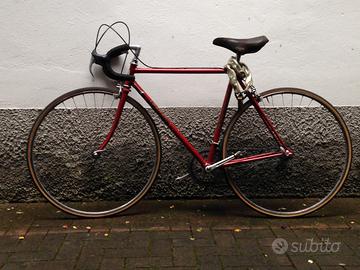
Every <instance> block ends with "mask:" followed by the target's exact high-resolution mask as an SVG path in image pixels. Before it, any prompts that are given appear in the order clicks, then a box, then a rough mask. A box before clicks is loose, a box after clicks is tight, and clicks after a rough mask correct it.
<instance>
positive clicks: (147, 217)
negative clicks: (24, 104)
mask: <svg viewBox="0 0 360 270" xmlns="http://www.w3.org/2000/svg"><path fill="white" fill-rule="evenodd" d="M342 200H343V199H340V202H341V201H342ZM345 200H346V201H348V199H345ZM350 202H351V203H346V204H345V203H342V204H340V205H343V206H344V207H345V206H346V208H342V210H341V209H340V208H339V210H337V208H335V211H333V210H332V208H331V205H330V206H329V210H328V212H326V211H325V212H322V213H321V215H323V213H325V214H324V215H323V217H320V215H317V216H308V217H306V218H295V219H273V218H267V217H265V218H264V217H261V218H259V215H257V214H256V213H252V212H251V210H245V212H244V213H242V212H241V211H238V210H236V209H235V210H234V207H235V201H232V200H230V201H227V200H206V201H205V202H204V201H189V202H184V201H176V202H170V201H164V202H156V206H154V204H153V202H151V201H150V202H147V201H145V202H143V203H142V205H143V206H144V209H142V210H143V211H138V212H136V211H135V212H132V213H130V215H128V216H116V217H113V218H106V219H72V218H71V219H70V218H69V217H68V216H67V215H65V214H63V213H57V212H56V211H57V210H56V209H54V208H53V207H52V206H50V205H48V204H21V207H20V208H21V209H24V213H25V214H24V217H17V216H16V214H15V212H14V213H12V211H7V212H5V215H4V216H3V218H5V219H7V220H11V222H3V221H4V219H2V221H0V269H1V270H3V269H27V270H28V269H40V270H41V269H47V270H48V269H49V270H56V269H66V270H68V269H111V270H112V269H167V270H171V269H181V270H182V269H184V270H186V269H197V270H199V269H210V270H211V269H247V270H249V269H254V270H255V269H258V270H263V269H274V270H275V269H276V270H277V269H280V270H290V269H292V270H294V269H297V270H299V269H306V270H307V269H321V270H324V269H325V270H326V269H329V270H331V269H334V270H336V269H343V270H349V269H350V270H353V269H359V265H360V261H359V260H360V227H359V228H358V227H357V226H350V225H354V224H350V221H351V220H355V221H356V222H358V220H360V219H359V217H360V199H359V200H353V199H351V200H350ZM354 202H357V203H358V204H357V207H358V210H356V211H355V210H354V209H355V203H354ZM236 203H238V202H237V201H236ZM335 203H336V201H335ZM171 204H174V205H176V207H175V210H174V209H169V205H171ZM203 204H204V205H206V207H205V208H204V207H203ZM161 205H163V207H160V206H161ZM1 207H4V206H3V205H1V204H0V209H1ZM16 209H17V208H16ZM349 209H350V210H351V209H352V210H351V211H353V212H351V213H349V215H348V216H346V215H345V214H344V213H346V211H350V210H349ZM138 210H139V209H138ZM140 210H141V209H140ZM198 210H200V211H198ZM340 210H341V214H339V215H338V216H336V213H337V212H336V211H340ZM246 211H247V212H246ZM322 211H323V210H322ZM326 213H329V214H328V216H327V215H326ZM244 215H246V216H244ZM344 215H345V216H344ZM162 216H163V217H164V218H161V217H162ZM341 216H344V218H341ZM337 220H339V222H340V223H339V226H337V225H336V222H335V221H337ZM125 221H129V222H130V223H129V224H125ZM189 221H191V222H189ZM64 224H66V225H67V226H68V227H67V228H65V229H64V228H63V227H62V226H63V225H64ZM344 224H349V226H343V225H344ZM73 225H75V226H77V227H76V229H74V228H72V226H73ZM87 226H90V227H91V229H89V230H88V229H86V227H87ZM235 229H236V230H235ZM239 229H240V230H239ZM8 231H9V233H7V232H8ZM19 232H25V239H24V240H19V238H18V236H19V235H17V234H18V233H19ZM276 238H284V239H285V240H286V241H287V242H288V243H289V245H291V244H293V243H305V242H306V241H308V240H309V239H310V240H312V241H313V242H316V243H321V241H323V242H324V241H325V240H326V239H328V240H329V241H330V242H332V243H333V242H336V241H338V242H340V243H341V245H340V249H339V251H337V252H336V253H323V252H319V251H316V252H313V251H307V252H299V251H294V250H292V249H291V246H289V249H288V251H287V252H286V253H285V254H284V255H277V254H275V253H274V251H273V250H272V243H273V241H274V240H275V239H276ZM309 260H312V261H311V262H312V263H309Z"/></svg>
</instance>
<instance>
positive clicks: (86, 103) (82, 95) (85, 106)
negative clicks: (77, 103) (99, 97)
mask: <svg viewBox="0 0 360 270" xmlns="http://www.w3.org/2000/svg"><path fill="white" fill-rule="evenodd" d="M82 96H83V99H84V103H85V107H86V108H87V103H86V99H85V95H84V94H82Z"/></svg>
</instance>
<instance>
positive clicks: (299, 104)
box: [299, 95, 304, 107]
mask: <svg viewBox="0 0 360 270" xmlns="http://www.w3.org/2000/svg"><path fill="white" fill-rule="evenodd" d="M303 98H304V96H303V95H301V99H300V104H299V107H301V103H302V100H303Z"/></svg>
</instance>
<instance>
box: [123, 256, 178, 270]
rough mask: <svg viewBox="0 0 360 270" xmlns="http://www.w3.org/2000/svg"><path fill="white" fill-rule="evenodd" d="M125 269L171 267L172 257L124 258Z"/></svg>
mask: <svg viewBox="0 0 360 270" xmlns="http://www.w3.org/2000/svg"><path fill="white" fill-rule="evenodd" d="M125 264H126V268H130V269H132V268H137V267H168V266H173V263H172V257H143V258H141V257H140V258H126V260H125Z"/></svg>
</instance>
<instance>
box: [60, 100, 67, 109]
mask: <svg viewBox="0 0 360 270" xmlns="http://www.w3.org/2000/svg"><path fill="white" fill-rule="evenodd" d="M61 104H62V105H63V106H64V108H65V110H67V108H66V106H65V103H64V101H63V102H62V103H61Z"/></svg>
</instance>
